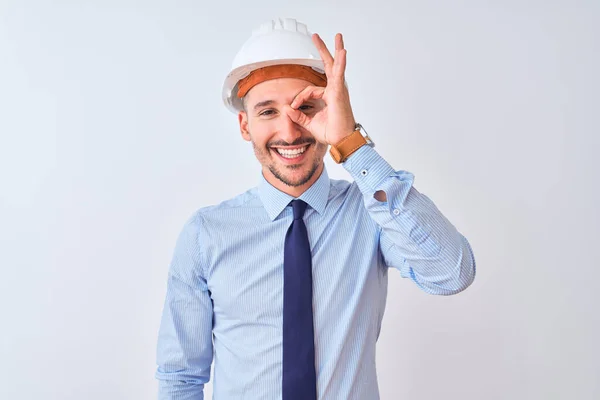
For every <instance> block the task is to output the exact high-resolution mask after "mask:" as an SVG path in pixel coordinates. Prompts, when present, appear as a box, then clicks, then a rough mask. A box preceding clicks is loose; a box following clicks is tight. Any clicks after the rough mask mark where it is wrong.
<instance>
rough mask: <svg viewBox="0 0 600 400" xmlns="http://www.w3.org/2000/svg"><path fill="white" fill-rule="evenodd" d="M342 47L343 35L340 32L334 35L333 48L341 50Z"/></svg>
mask: <svg viewBox="0 0 600 400" xmlns="http://www.w3.org/2000/svg"><path fill="white" fill-rule="evenodd" d="M343 48H344V37H343V36H342V34H341V33H338V34H337V35H335V50H336V51H337V50H342V49H343Z"/></svg>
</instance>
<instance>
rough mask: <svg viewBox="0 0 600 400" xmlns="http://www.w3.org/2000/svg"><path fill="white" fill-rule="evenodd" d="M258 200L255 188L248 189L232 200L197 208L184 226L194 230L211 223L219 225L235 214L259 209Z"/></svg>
mask: <svg viewBox="0 0 600 400" xmlns="http://www.w3.org/2000/svg"><path fill="white" fill-rule="evenodd" d="M260 206H261V203H260V199H259V197H258V190H257V188H256V187H254V188H251V189H248V190H247V191H245V192H243V193H240V194H238V195H236V196H234V197H232V198H229V199H227V200H223V201H222V202H220V203H217V204H213V205H208V206H204V207H200V208H198V209H197V210H196V211H194V212H193V213H192V215H190V216H189V217H188V219H187V221H186V226H190V225H191V226H193V227H194V228H195V229H196V230H200V229H202V227H206V225H210V224H212V223H217V224H218V223H219V222H220V221H221V222H223V221H225V220H228V219H231V217H232V216H234V215H237V214H244V213H246V212H247V211H248V209H250V208H256V207H260Z"/></svg>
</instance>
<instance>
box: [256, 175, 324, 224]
mask: <svg viewBox="0 0 600 400" xmlns="http://www.w3.org/2000/svg"><path fill="white" fill-rule="evenodd" d="M260 178H261V182H260V185H259V186H258V195H259V197H260V200H261V201H262V203H263V205H264V207H265V210H267V214H269V218H271V221H273V220H275V218H277V217H278V216H279V214H281V212H282V211H283V210H284V209H285V207H286V206H287V205H288V204H290V201H292V200H294V199H295V198H294V197H292V196H290V195H289V194H286V193H283V192H282V191H280V190H279V189H276V188H275V187H274V186H273V185H271V184H270V183H269V182H267V180H266V179H265V177H264V175H263V174H262V173H261V174H260ZM298 199H300V200H303V201H305V202H306V203H307V204H308V205H309V206H311V207H312V208H313V209H314V210H315V211H317V212H318V213H319V214H323V212H324V211H325V207H326V206H327V200H328V199H329V175H328V174H327V169H326V168H325V166H323V172H321V176H319V178H318V179H317V180H316V181H315V183H313V184H312V185H311V187H309V188H308V189H307V190H306V191H305V192H304V193H302V194H301V195H300V197H298Z"/></svg>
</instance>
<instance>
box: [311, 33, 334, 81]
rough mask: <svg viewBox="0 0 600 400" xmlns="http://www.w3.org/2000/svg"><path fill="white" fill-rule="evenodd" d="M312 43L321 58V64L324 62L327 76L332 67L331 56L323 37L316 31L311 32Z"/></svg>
mask: <svg viewBox="0 0 600 400" xmlns="http://www.w3.org/2000/svg"><path fill="white" fill-rule="evenodd" d="M312 39H313V43H314V44H315V46H316V47H317V50H319V55H320V56H321V59H322V60H323V64H325V74H326V75H327V76H329V75H330V74H331V68H332V67H333V56H332V55H331V53H330V52H329V49H328V48H327V45H325V42H323V39H321V37H320V36H319V34H317V33H313V35H312Z"/></svg>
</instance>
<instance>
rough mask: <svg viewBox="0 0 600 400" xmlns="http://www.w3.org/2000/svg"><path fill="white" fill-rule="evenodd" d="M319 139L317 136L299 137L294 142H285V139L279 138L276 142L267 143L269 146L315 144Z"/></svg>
mask: <svg viewBox="0 0 600 400" xmlns="http://www.w3.org/2000/svg"><path fill="white" fill-rule="evenodd" d="M315 143H317V140H316V139H315V138H298V139H296V140H294V141H293V142H292V143H288V142H285V141H283V140H277V141H274V142H270V143H267V147H273V146H300V145H302V144H315Z"/></svg>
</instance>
